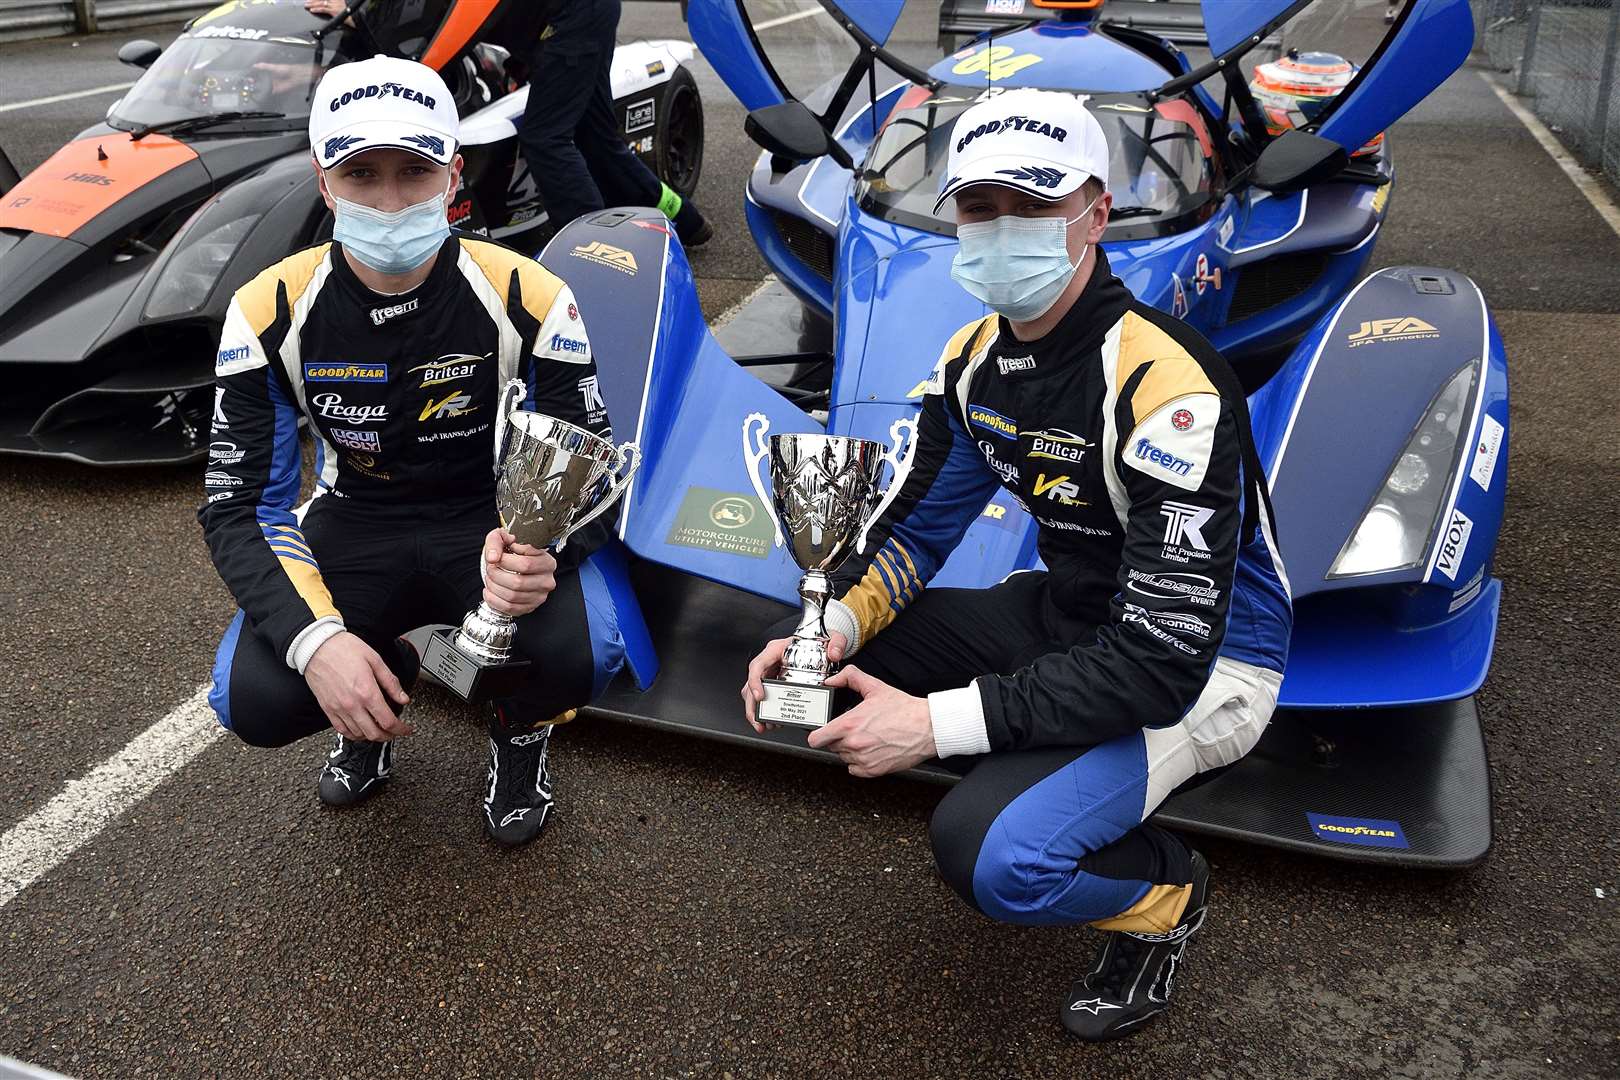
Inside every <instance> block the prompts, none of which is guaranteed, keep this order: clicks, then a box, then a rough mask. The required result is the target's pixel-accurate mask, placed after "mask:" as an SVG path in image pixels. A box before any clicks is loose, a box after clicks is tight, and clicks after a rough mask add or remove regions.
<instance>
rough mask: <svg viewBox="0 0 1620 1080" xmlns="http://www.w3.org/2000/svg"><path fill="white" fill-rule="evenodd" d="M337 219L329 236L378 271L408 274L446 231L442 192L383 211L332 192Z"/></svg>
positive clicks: (430, 254) (428, 255)
mask: <svg viewBox="0 0 1620 1080" xmlns="http://www.w3.org/2000/svg"><path fill="white" fill-rule="evenodd" d="M332 200H333V202H335V203H336V204H337V210H336V212H335V213H336V216H337V221H336V223H335V224H334V225H333V227H332V239H334V240H336V241H337V242H338V243H340V244H342V245H343V250H345V251H347V252H348V253H349V254H351V255H353V256H354V257H355V258H356V259H359V260H360V261H361V262H362V263H364V264H365V265H366V266H369V267H371V269H373V270H375V271H377V273H379V274H408V273H410V272H411V271H412V270H415V269H416V268H417V267H419V266H421V265H422V264H423V263H425V262H427V261H428V260H429V259H431V258H432V257H433V253H434V252H435V251H438V250H439V245H441V244H443V243H444V241H445V238H446V237H448V236H449V235H450V222H449V219H448V215H447V214H446V212H445V208H444V193H442V192H441V193H440V194H438V195H435V196H433V198H431V199H425V200H423V201H422V202H419V203H417V204H416V205H415V206H407V207H406V208H405V209H403V210H395V211H394V212H393V213H392V214H385V213H383V212H382V211H381V210H373V209H372V208H371V207H369V206H361V205H360V204H359V203H352V202H350V201H349V200H347V199H340V198H338V197H337V196H336V195H334V196H332Z"/></svg>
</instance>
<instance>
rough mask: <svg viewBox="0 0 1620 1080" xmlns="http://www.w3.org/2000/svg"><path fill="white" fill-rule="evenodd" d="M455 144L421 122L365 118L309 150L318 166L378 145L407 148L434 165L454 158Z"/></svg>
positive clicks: (450, 138) (328, 164) (451, 136)
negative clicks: (407, 122)
mask: <svg viewBox="0 0 1620 1080" xmlns="http://www.w3.org/2000/svg"><path fill="white" fill-rule="evenodd" d="M459 145H460V142H459V140H457V138H456V137H455V136H454V135H451V134H450V133H449V132H445V131H438V130H435V129H433V128H429V127H427V126H425V125H421V124H401V123H399V122H397V121H394V120H366V121H362V122H361V123H358V124H350V125H349V126H348V127H345V128H341V129H339V130H337V131H334V132H332V133H331V134H330V135H328V136H327V137H326V139H325V140H323V141H322V142H321V143H320V144H317V145H315V146H312V147H310V150H311V151H312V152H313V153H314V155H315V160H316V162H317V163H319V164H320V166H321V168H323V169H330V168H332V166H334V165H338V164H341V163H342V162H344V161H346V160H348V159H349V158H352V157H354V155H356V154H361V153H364V152H365V151H367V150H375V149H377V148H378V147H379V146H382V147H389V148H391V149H394V150H405V151H408V152H410V153H412V154H416V155H417V156H419V157H424V158H427V159H428V160H429V161H431V162H433V163H434V164H435V165H448V164H450V163H451V162H452V161H454V160H455V158H456V150H457V148H458V147H459ZM327 151H331V153H327Z"/></svg>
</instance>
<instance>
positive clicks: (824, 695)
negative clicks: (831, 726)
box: [757, 679, 833, 728]
mask: <svg viewBox="0 0 1620 1080" xmlns="http://www.w3.org/2000/svg"><path fill="white" fill-rule="evenodd" d="M764 683H765V700H763V701H761V702H760V703H759V711H758V713H757V715H758V716H759V719H760V722H761V723H766V724H786V725H788V726H789V727H802V728H818V727H826V726H827V721H828V720H831V719H832V696H833V692H832V687H830V686H807V685H805V684H804V683H794V682H784V681H783V680H781V679H766V680H764Z"/></svg>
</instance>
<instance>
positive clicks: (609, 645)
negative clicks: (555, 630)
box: [578, 555, 624, 701]
mask: <svg viewBox="0 0 1620 1080" xmlns="http://www.w3.org/2000/svg"><path fill="white" fill-rule="evenodd" d="M595 558H596V557H595V556H594V555H593V556H592V557H591V558H589V559H586V560H585V561H584V562H582V563H580V564H579V571H578V572H579V588H580V592H581V593H582V594H584V597H585V623H586V625H587V626H588V627H589V628H590V635H591V666H592V668H593V669H594V674H593V675H592V676H591V700H592V701H595V700H596V699H597V698H598V697H600V696H601V694H602V691H604V690H606V689H607V685H608V683H610V682H612V681H613V676H615V675H617V674H618V673H619V669H620V668H622V667H623V666H624V638H623V637H622V636H621V635H620V634H619V613H618V610H617V609H616V608H615V607H614V606H613V594H612V593H611V592H610V591H609V590H608V583H607V579H606V578H605V577H603V576H602V571H601V569H600V568H599V567H598V566H597V565H596V561H595Z"/></svg>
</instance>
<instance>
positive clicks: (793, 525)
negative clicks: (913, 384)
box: [743, 413, 917, 728]
mask: <svg viewBox="0 0 1620 1080" xmlns="http://www.w3.org/2000/svg"><path fill="white" fill-rule="evenodd" d="M916 426H917V425H916V421H914V420H897V421H895V422H894V425H893V427H891V428H890V437H891V438H892V439H893V440H894V444H893V446H891V447H890V448H888V449H885V448H884V447H883V445H882V444H881V443H876V442H873V441H871V440H869V439H853V438H848V437H845V436H842V435H772V436H770V440H769V444H768V445H767V442H766V438H765V433H766V431H768V430H769V428H770V421H769V420H768V419H767V418H766V417H765V416H764V414H762V413H753V414H751V415H750V416H749V417H748V419H747V420H745V421H744V422H743V458H744V460H745V461H746V462H747V465H748V477H749V479H750V480H752V481H753V484H754V491H755V492H756V493H757V494H758V495H759V499H760V502H761V503H763V504H764V506H765V511H766V513H768V514H770V516H771V521H772V524H774V525H775V527H776V542H777V543H778V544H782V545H784V546H786V548H787V550H788V554H789V555H790V556H791V557H792V559H793V561H794V562H795V563H797V564H798V566H799V569H801V570H803V571H804V577H803V578H801V579H800V581H799V599H800V601H801V602H802V603H803V605H804V606H803V610H802V612H801V614H800V618H799V626H798V628H797V629H796V630H794V632H793V640H792V641H791V642H790V643H789V645H788V648H787V652H786V654H784V656H783V657H782V674H781V677H780V678H774V679H766V680H765V699H764V700H763V701H762V702H760V704H759V710H758V715H759V718H760V719H761V720H763V721H765V722H767V723H773V724H792V725H794V726H796V727H807V728H817V727H821V726H822V725H823V724H825V723H827V721H828V720H829V719H831V712H832V691H831V690H829V689H828V688H827V687H825V686H823V685H822V683H823V682H824V681H825V680H826V678H827V676H828V674H829V673H830V672H831V670H832V661H831V659H830V658H829V657H828V655H827V638H828V633H827V623H826V611H827V601H828V599H829V597H830V591H831V582H830V580H829V579H828V575H829V574H830V573H832V572H833V571H834V570H836V569H838V567H839V565H840V564H841V563H842V562H843V561H844V559H845V558H847V557H848V556H849V553H850V551H851V549H853V550H855V551H857V552H864V551H865V550H866V534H867V531H868V530H869V529H870V528H871V526H872V523H873V522H874V521H875V520H876V519H877V518H878V517H879V516H880V515H881V514H882V511H883V509H884V508H885V507H887V505H888V502H889V499H890V498H892V497H893V496H894V495H895V494H897V493H898V492H899V490H900V484H901V483H902V482H903V481H904V477H905V468H906V466H905V464H904V463H903V461H902V451H904V450H905V448H906V445H907V443H908V442H909V439H910V438H911V437H912V436H913V435H914V433H915V430H916ZM766 457H769V458H770V473H771V491H772V494H769V495H767V494H766V492H765V487H764V485H763V484H762V483H761V481H760V474H759V463H760V462H761V461H762V460H764V459H765V458H766ZM884 462H888V463H889V465H890V467H891V469H892V470H893V471H892V474H891V480H890V483H889V488H888V491H887V494H885V493H884V492H882V491H880V490H879V489H878V482H879V478H880V476H881V474H882V470H883V464H884Z"/></svg>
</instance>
